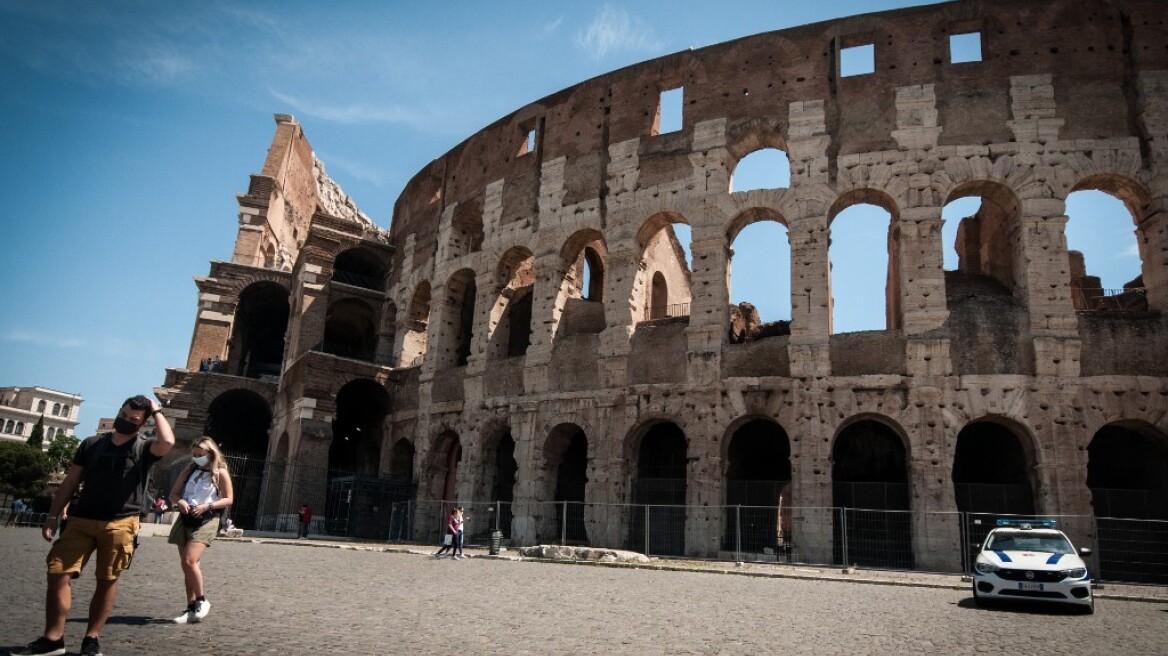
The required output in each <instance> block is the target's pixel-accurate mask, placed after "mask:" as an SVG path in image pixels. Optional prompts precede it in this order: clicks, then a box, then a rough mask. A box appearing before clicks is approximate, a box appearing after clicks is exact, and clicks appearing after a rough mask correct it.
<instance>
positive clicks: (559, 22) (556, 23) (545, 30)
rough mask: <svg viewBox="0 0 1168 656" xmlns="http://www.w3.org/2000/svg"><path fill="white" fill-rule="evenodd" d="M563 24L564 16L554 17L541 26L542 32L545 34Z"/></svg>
mask: <svg viewBox="0 0 1168 656" xmlns="http://www.w3.org/2000/svg"><path fill="white" fill-rule="evenodd" d="M563 24H564V17H563V16H560V17H559V18H557V19H555V20H554V21H551V22H549V23H547V24H545V25H544V26H543V33H544V34H545V35H548V34H551V33H552V32H555V31H556V30H558V29H560V25H563Z"/></svg>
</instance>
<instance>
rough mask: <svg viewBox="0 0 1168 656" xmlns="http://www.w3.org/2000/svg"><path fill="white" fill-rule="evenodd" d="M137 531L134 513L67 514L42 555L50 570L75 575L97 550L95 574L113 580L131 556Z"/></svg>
mask: <svg viewBox="0 0 1168 656" xmlns="http://www.w3.org/2000/svg"><path fill="white" fill-rule="evenodd" d="M137 535H138V516H137V515H131V516H129V517H121V518H118V519H111V520H109V521H104V520H99V519H85V518H83V517H70V518H69V521H68V522H67V523H66V525H65V532H64V533H62V534H61V537H59V538H57V541H56V542H54V543H53V548H52V549H49V555H48V557H47V558H45V562H46V563H48V566H49V574H69V575H71V576H72V577H73V578H77V577H78V576H80V575H81V570H82V569H83V568H84V567H85V565H86V563H88V562H89V557H90V556H91V555H92V554H93V553H94V552H95V551H96V552H97V570H96V571H95V572H94V576H96V577H97V578H98V579H100V580H102V581H116V580H117V578H118V575H119V574H121V573H122V572H124V571H126V569H128V568H129V567H130V562H131V561H132V560H133V559H134V538H135V537H136V536H137Z"/></svg>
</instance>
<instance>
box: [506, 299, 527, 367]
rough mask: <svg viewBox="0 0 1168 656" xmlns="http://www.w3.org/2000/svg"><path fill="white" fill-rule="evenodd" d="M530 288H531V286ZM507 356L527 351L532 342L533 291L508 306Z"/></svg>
mask: <svg viewBox="0 0 1168 656" xmlns="http://www.w3.org/2000/svg"><path fill="white" fill-rule="evenodd" d="M529 289H530V288H529ZM507 314H508V315H509V316H508V318H507V325H508V327H509V330H508V333H507V357H509V358H513V357H517V356H520V355H525V354H526V353H527V347H528V345H529V344H531V292H530V290H529V291H528V292H527V293H524V294H523V295H522V296H520V297H519V298H517V299H515V300H513V301H511V303H510V305H508V307H507Z"/></svg>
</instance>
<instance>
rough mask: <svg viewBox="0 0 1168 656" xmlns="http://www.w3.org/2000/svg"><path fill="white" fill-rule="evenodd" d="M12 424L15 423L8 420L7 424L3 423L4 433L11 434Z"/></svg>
mask: <svg viewBox="0 0 1168 656" xmlns="http://www.w3.org/2000/svg"><path fill="white" fill-rule="evenodd" d="M14 424H15V422H13V421H12V420H11V419H9V420H8V421H7V422H5V423H4V432H5V433H11V432H12V428H13V425H14Z"/></svg>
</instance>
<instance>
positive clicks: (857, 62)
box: [840, 43, 876, 77]
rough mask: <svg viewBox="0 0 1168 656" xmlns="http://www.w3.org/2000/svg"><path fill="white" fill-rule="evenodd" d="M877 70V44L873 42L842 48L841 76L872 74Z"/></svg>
mask: <svg viewBox="0 0 1168 656" xmlns="http://www.w3.org/2000/svg"><path fill="white" fill-rule="evenodd" d="M875 72H876V46H874V45H872V44H871V43H869V44H867V45H862V46H854V47H851V48H840V77H852V76H855V75H870V74H872V73H875Z"/></svg>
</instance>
